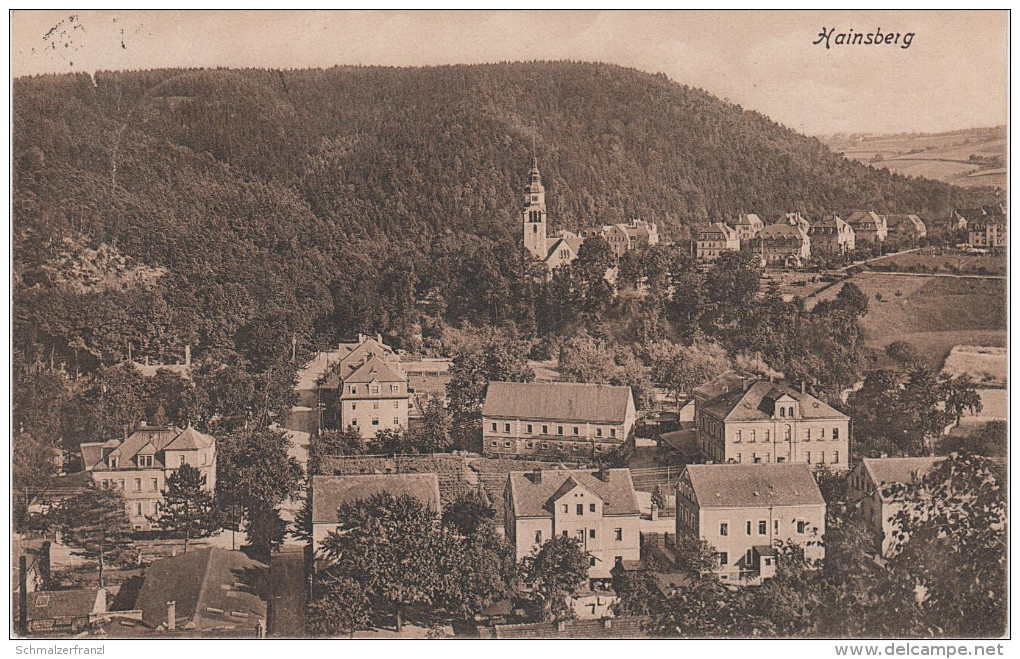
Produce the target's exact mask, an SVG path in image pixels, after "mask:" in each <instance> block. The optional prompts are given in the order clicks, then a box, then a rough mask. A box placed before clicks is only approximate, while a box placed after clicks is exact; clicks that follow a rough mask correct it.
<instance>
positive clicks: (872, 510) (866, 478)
mask: <svg viewBox="0 0 1020 659" xmlns="http://www.w3.org/2000/svg"><path fill="white" fill-rule="evenodd" d="M943 460H945V458H944V457H919V458H863V459H862V460H861V461H860V462H858V463H857V464H856V465H855V466H854V468H853V469H852V470H851V471H850V473H849V474H847V496H848V498H849V500H850V501H855V502H857V511H856V514H857V515H858V517H859V518H860V519H861V520H862V521H863V522H864V524H865V525H866V526H867V527H868V529H869V530H870V531H871V532H872V533H873V534H874V536H875V548H876V550H877V551H880V552H881V553H882V555H884V556H885V555H888V554H889V553H890V550H891V549H892V544H893V539H892V537H891V535H892V530H893V528H892V520H893V518H894V517H895V516H896V513H897V512H899V510H900V507H901V504H900V503H899V501H897V500H896V497H893V496H892V493H891V492H890V491H889V486H890V485H896V484H899V483H916V482H918V481H919V480H921V479H922V478H924V477H925V476H926V475H928V473H929V472H930V471H931V470H932V469H934V468H935V467H937V466H938V465H939V463H941V462H942V461H943Z"/></svg>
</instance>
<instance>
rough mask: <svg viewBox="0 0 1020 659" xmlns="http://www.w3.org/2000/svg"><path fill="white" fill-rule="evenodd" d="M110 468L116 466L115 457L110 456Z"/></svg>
mask: <svg viewBox="0 0 1020 659" xmlns="http://www.w3.org/2000/svg"><path fill="white" fill-rule="evenodd" d="M110 468H111V469H116V468H117V458H110Z"/></svg>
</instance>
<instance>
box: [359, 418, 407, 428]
mask: <svg viewBox="0 0 1020 659" xmlns="http://www.w3.org/2000/svg"><path fill="white" fill-rule="evenodd" d="M351 425H352V426H357V425H358V420H357V419H351ZM372 425H373V426H378V425H379V417H377V416H374V417H372ZM393 425H395V426H399V425H400V419H399V418H397V417H393Z"/></svg>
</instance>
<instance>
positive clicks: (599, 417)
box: [482, 382, 637, 458]
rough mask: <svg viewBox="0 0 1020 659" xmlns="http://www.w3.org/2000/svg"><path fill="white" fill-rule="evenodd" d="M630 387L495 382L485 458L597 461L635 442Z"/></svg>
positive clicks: (486, 409)
mask: <svg viewBox="0 0 1020 659" xmlns="http://www.w3.org/2000/svg"><path fill="white" fill-rule="evenodd" d="M636 418H637V410H636V408H635V406H634V396H633V395H632V394H631V391H630V387H617V386H612V385H606V384H580V383H576V382H490V383H489V388H488V390H487V392H486V395H485V403H484V404H483V405H482V453H483V454H485V455H495V456H500V455H528V456H538V457H542V456H548V457H569V456H575V457H578V458H580V457H592V456H594V455H598V454H600V453H604V452H607V451H610V450H612V449H614V448H617V447H619V446H622V445H623V444H624V443H625V442H628V441H631V440H632V437H631V433H632V431H633V429H634V423H635V421H636Z"/></svg>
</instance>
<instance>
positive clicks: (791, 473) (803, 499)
mask: <svg viewBox="0 0 1020 659" xmlns="http://www.w3.org/2000/svg"><path fill="white" fill-rule="evenodd" d="M685 470H686V473H687V476H686V477H687V478H688V479H689V480H690V483H691V487H692V488H693V489H694V494H695V496H696V497H697V502H698V506H699V507H700V508H739V507H748V508H759V507H762V506H805V505H823V506H824V505H825V499H823V498H822V493H821V491H820V490H819V489H818V484H817V483H816V482H815V478H814V476H813V475H812V473H811V467H810V465H806V464H797V463H789V464H713V465H699V464H692V465H687V467H685Z"/></svg>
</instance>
